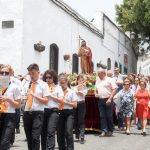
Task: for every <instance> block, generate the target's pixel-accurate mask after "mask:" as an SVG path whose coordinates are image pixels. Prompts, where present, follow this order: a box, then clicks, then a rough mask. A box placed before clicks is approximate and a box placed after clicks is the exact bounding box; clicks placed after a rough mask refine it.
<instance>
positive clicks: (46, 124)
mask: <svg viewBox="0 0 150 150" xmlns="http://www.w3.org/2000/svg"><path fill="white" fill-rule="evenodd" d="M43 81H45V82H47V84H48V86H49V91H50V93H51V95H50V97H49V100H48V104H47V105H46V107H45V109H44V121H43V129H42V134H41V145H42V150H46V149H47V150H54V149H55V131H56V128H57V124H58V119H59V111H58V108H59V104H60V103H63V96H64V94H63V91H62V88H61V87H60V86H59V85H58V76H57V74H56V72H55V71H54V70H47V71H46V72H45V73H44V75H43Z"/></svg>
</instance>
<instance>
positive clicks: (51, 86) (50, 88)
mask: <svg viewBox="0 0 150 150" xmlns="http://www.w3.org/2000/svg"><path fill="white" fill-rule="evenodd" d="M49 90H50V92H51V93H53V84H50V85H49Z"/></svg>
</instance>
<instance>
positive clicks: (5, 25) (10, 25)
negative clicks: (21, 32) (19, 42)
mask: <svg viewBox="0 0 150 150" xmlns="http://www.w3.org/2000/svg"><path fill="white" fill-rule="evenodd" d="M7 28H14V21H13V20H9V21H2V29H7Z"/></svg>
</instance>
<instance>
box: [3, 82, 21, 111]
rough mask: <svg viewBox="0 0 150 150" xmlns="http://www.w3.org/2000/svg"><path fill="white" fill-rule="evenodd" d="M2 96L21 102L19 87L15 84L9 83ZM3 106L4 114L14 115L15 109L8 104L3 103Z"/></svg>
mask: <svg viewBox="0 0 150 150" xmlns="http://www.w3.org/2000/svg"><path fill="white" fill-rule="evenodd" d="M4 96H6V97H9V98H10V99H11V100H13V101H16V100H20V101H21V91H20V89H19V86H17V85H16V84H15V83H11V84H10V85H9V87H8V88H7V90H6V92H5V94H4ZM5 104H6V113H15V107H13V106H12V105H11V104H10V103H8V102H5Z"/></svg>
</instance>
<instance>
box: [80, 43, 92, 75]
mask: <svg viewBox="0 0 150 150" xmlns="http://www.w3.org/2000/svg"><path fill="white" fill-rule="evenodd" d="M78 55H79V57H80V58H81V69H82V73H84V74H87V73H92V72H93V68H92V51H91V49H90V48H89V47H87V46H86V41H82V43H81V47H80V49H79V53H78Z"/></svg>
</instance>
